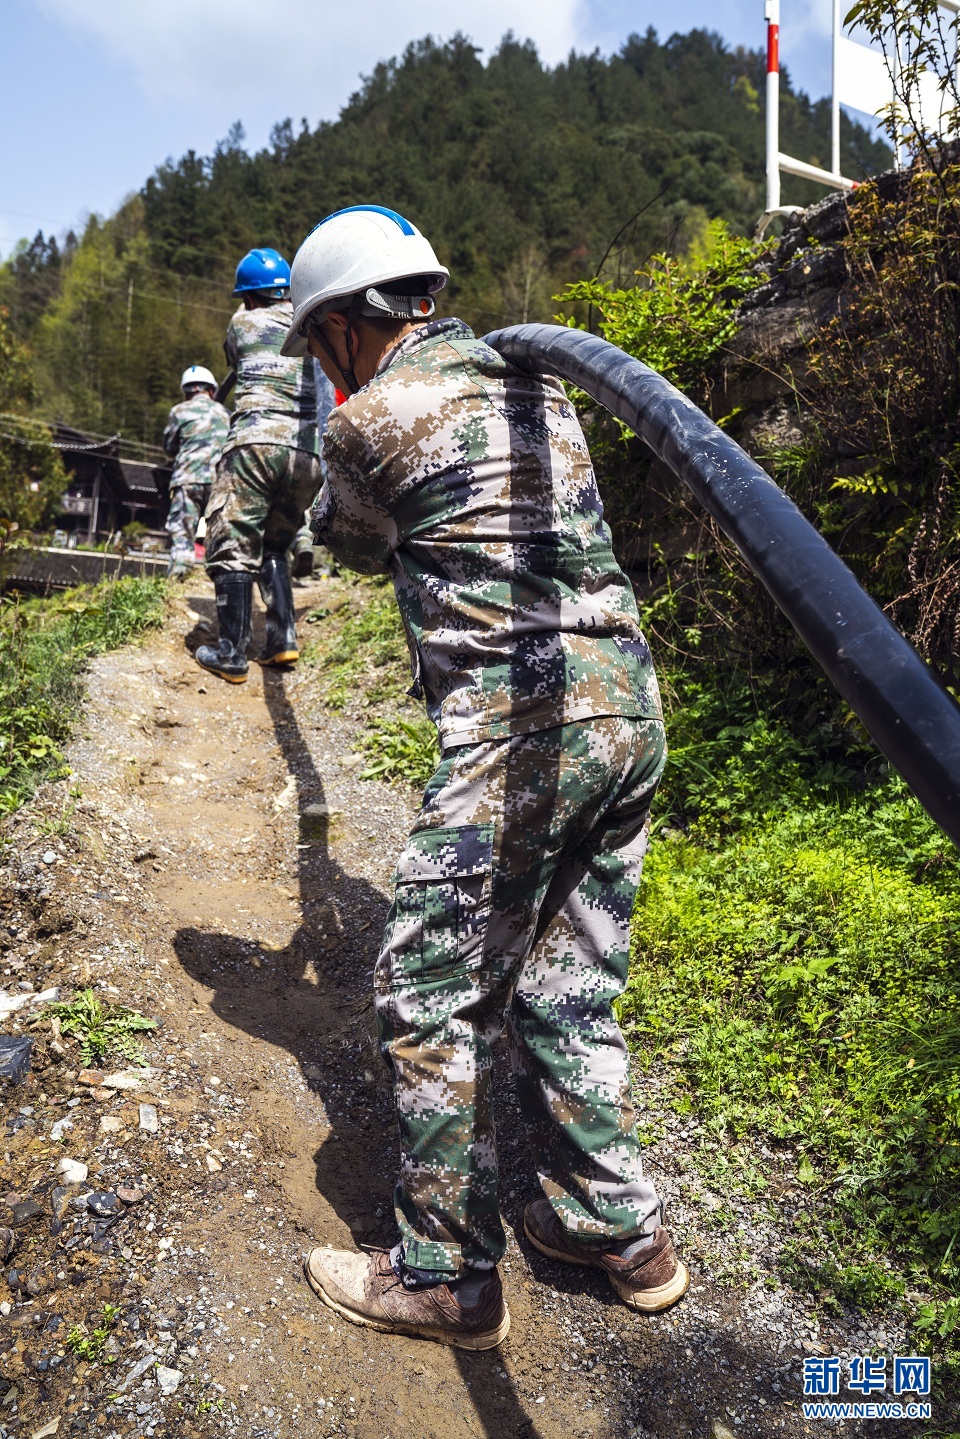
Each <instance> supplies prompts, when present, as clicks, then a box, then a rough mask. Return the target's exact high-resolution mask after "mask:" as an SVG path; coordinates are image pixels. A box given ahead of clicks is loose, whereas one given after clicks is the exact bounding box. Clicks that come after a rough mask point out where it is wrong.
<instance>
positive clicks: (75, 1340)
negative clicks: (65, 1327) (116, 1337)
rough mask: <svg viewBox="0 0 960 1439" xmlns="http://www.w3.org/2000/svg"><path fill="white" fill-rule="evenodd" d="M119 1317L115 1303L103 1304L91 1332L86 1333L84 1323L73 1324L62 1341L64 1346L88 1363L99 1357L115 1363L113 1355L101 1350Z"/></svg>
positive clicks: (105, 1361)
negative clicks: (99, 1318)
mask: <svg viewBox="0 0 960 1439" xmlns="http://www.w3.org/2000/svg"><path fill="white" fill-rule="evenodd" d="M119 1317H120V1310H119V1309H118V1307H117V1306H116V1305H115V1304H105V1305H104V1306H103V1317H102V1319H101V1322H100V1323H99V1324H98V1325H97V1327H96V1328H95V1329H94V1330H93V1332H92V1333H88V1332H87V1328H86V1325H84V1324H74V1325H73V1326H72V1328H71V1329H70V1330H69V1332H68V1334H67V1337H66V1340H65V1341H64V1342H65V1344H66V1347H67V1348H68V1349H69V1350H70V1353H71V1354H75V1355H76V1357H77V1358H78V1359H85V1360H86V1362H87V1363H88V1364H98V1363H99V1362H100V1360H101V1359H102V1360H103V1362H104V1363H105V1364H113V1363H115V1356H114V1355H112V1354H108V1355H106V1356H105V1355H104V1352H103V1350H104V1346H105V1345H106V1342H107V1340H108V1339H109V1338H110V1334H111V1332H112V1331H113V1329H114V1327H115V1325H116V1322H117V1320H118V1319H119Z"/></svg>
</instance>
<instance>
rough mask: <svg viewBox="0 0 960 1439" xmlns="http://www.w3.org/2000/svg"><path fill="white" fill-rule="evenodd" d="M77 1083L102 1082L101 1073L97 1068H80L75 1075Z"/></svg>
mask: <svg viewBox="0 0 960 1439" xmlns="http://www.w3.org/2000/svg"><path fill="white" fill-rule="evenodd" d="M77 1083H78V1084H86V1085H91V1086H92V1085H95V1084H102V1083H103V1075H102V1074H101V1073H100V1071H99V1069H81V1071H80V1073H79V1074H78V1075H77Z"/></svg>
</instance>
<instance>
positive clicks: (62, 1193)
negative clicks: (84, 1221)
mask: <svg viewBox="0 0 960 1439" xmlns="http://www.w3.org/2000/svg"><path fill="white" fill-rule="evenodd" d="M69 1204H70V1193H69V1191H68V1189H67V1187H66V1185H64V1184H58V1185H57V1186H56V1187H55V1188H54V1189H52V1190H51V1191H50V1207H51V1209H52V1210H53V1217H54V1219H56V1220H60V1219H62V1218H63V1216H64V1214H65V1213H66V1211H67V1207H68V1206H69Z"/></svg>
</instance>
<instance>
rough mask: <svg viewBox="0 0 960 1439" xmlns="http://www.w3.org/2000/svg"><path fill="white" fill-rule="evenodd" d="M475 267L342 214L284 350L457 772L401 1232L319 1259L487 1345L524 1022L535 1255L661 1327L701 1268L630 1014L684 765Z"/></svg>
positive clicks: (404, 1329) (419, 992)
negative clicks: (318, 391)
mask: <svg viewBox="0 0 960 1439" xmlns="http://www.w3.org/2000/svg"><path fill="white" fill-rule="evenodd" d="M446 279H447V271H446V270H445V269H444V267H443V266H442V265H440V264H439V263H438V261H437V257H436V255H435V254H434V252H433V250H432V248H431V247H430V245H429V244H428V242H427V241H426V240H425V238H424V237H423V236H422V235H421V234H420V233H419V231H418V230H417V229H416V228H415V227H414V226H413V225H411V224H410V223H409V221H407V220H405V219H404V218H403V216H401V215H397V214H395V213H394V212H393V211H390V210H385V209H381V208H380V207H378V206H370V205H364V206H357V207H354V208H352V209H348V210H344V211H341V212H339V213H338V214H336V215H333V216H329V217H328V218H327V219H326V220H324V221H322V222H321V223H320V224H319V225H318V226H317V227H316V229H315V230H313V232H312V233H311V234H310V236H309V237H308V239H307V240H306V241H305V242H304V244H303V245H302V246H301V248H300V250H299V251H298V253H297V256H296V259H295V261H294V265H293V275H292V298H293V304H294V311H293V320H292V323H291V325H290V330H289V333H288V337H287V340H286V343H285V345H284V350H285V352H286V353H287V354H300V353H303V351H304V350H305V349H306V347H307V346H308V345H309V348H310V350H311V352H312V353H313V354H314V355H316V356H317V358H318V359H319V360H320V363H321V364H322V365H323V367H324V369H325V371H326V373H327V375H328V376H329V378H330V379H331V380H332V381H333V383H334V384H335V385H337V386H338V387H339V388H340V389H342V390H344V391H345V392H346V393H347V395H348V399H347V400H346V403H345V404H344V405H342V406H341V407H340V408H339V409H337V410H335V411H334V413H333V415H332V416H331V418H330V421H329V425H328V430H327V436H326V440H325V444H324V456H325V460H326V463H327V481H326V483H325V485H324V489H323V491H322V494H321V498H320V502H319V504H318V506H317V510H316V517H317V531H318V537H319V539H320V541H321V542H322V543H323V544H326V545H327V546H329V548H330V550H331V551H332V552H333V553H334V555H335V556H336V557H337V558H338V559H339V560H341V561H342V562H343V563H344V564H345V565H348V566H350V567H351V568H353V569H357V570H361V571H365V572H369V573H375V572H386V573H389V574H390V575H392V577H393V582H394V586H395V590H396V595H397V600H398V603H399V607H400V612H401V615H402V617H403V620H404V625H405V628H406V632H407V637H408V640H409V643H410V653H411V662H412V667H413V674H414V686H415V690H416V692H417V693H420V694H422V695H423V697H424V699H425V700H426V704H427V710H428V713H429V714H430V715H431V716H432V718H433V719H434V720H435V721H436V724H437V726H438V730H439V734H440V740H441V746H442V758H441V761H440V765H439V768H438V769H437V771H436V773H435V774H434V776H433V778H432V779H431V780H430V782H429V784H428V785H427V789H426V793H425V795H424V800H423V806H422V810H421V813H420V816H419V818H418V819H417V820H416V822H415V824H414V827H413V832H412V834H411V836H410V838H409V840H408V842H407V846H406V848H405V850H404V851H403V854H402V855H401V856H400V860H399V862H398V865H397V870H396V875H395V881H396V891H395V897H394V902H393V907H392V909H391V911H390V915H389V917H388V920H387V928H386V933H385V935H384V940H383V945H382V948H381V952H380V957H379V959H378V961H377V966H376V971H375V978H374V999H375V1006H376V1012H377V1020H378V1026H379V1034H380V1043H381V1047H382V1050H383V1054H384V1056H385V1058H386V1060H387V1062H388V1064H389V1065H390V1068H391V1070H392V1073H393V1078H394V1086H395V1096H396V1105H397V1114H398V1118H399V1124H400V1145H401V1168H400V1175H399V1180H398V1183H397V1186H396V1190H395V1214H396V1220H397V1226H398V1229H399V1241H398V1243H397V1244H395V1245H394V1247H393V1248H392V1249H384V1250H381V1251H377V1252H374V1253H372V1254H370V1253H353V1252H349V1251H338V1250H333V1249H323V1248H319V1249H314V1250H312V1251H311V1253H310V1254H309V1255H308V1257H307V1260H306V1274H307V1279H308V1281H309V1283H310V1284H311V1286H312V1287H313V1289H314V1290H315V1292H316V1293H317V1295H318V1296H319V1298H320V1299H321V1300H322V1301H323V1302H324V1303H325V1304H327V1305H328V1306H329V1307H330V1308H332V1309H334V1310H336V1311H337V1312H338V1313H339V1314H341V1315H343V1316H344V1317H345V1318H346V1319H349V1320H351V1321H353V1322H354V1323H357V1324H366V1325H371V1326H372V1327H374V1328H376V1329H380V1330H386V1331H392V1332H396V1333H402V1334H411V1335H418V1336H421V1337H424V1338H428V1339H434V1340H438V1341H440V1342H442V1343H445V1344H453V1345H457V1346H459V1347H463V1348H468V1349H485V1348H489V1347H491V1346H493V1345H496V1344H499V1343H500V1342H501V1340H502V1339H503V1338H504V1336H505V1335H506V1333H507V1330H508V1328H509V1317H508V1314H507V1310H506V1307H505V1304H504V1300H503V1294H502V1290H501V1286H500V1279H499V1276H498V1270H497V1266H498V1264H499V1262H500V1260H501V1258H502V1256H503V1253H504V1249H505V1237H504V1230H503V1225H502V1222H501V1218H500V1211H499V1206H498V1202H497V1153H496V1143H495V1136H494V1130H493V1121H492V1102H491V1077H492V1067H493V1059H492V1045H493V1044H494V1042H495V1041H496V1040H497V1038H498V1037H499V1035H500V1033H501V1031H502V1030H503V1029H504V1028H505V1029H506V1032H507V1037H508V1041H509V1046H510V1051H511V1056H512V1062H513V1068H514V1072H515V1076H516V1082H517V1091H518V1098H519V1101H520V1105H521V1109H522V1112H523V1115H524V1119H525V1123H526V1128H527V1135H528V1139H529V1142H530V1147H531V1149H532V1152H533V1156H534V1161H535V1164H536V1167H537V1171H538V1175H539V1179H540V1183H541V1186H542V1189H543V1196H544V1197H543V1198H542V1199H539V1200H537V1201H535V1202H534V1203H532V1204H530V1205H528V1207H527V1211H526V1215H525V1219H524V1227H525V1230H526V1235H527V1238H528V1240H529V1241H530V1243H531V1244H532V1245H534V1246H535V1247H536V1248H537V1249H539V1250H541V1252H543V1253H544V1254H548V1255H550V1256H551V1257H553V1258H554V1259H559V1260H562V1261H563V1262H565V1263H568V1264H571V1265H582V1266H584V1267H591V1268H595V1269H599V1270H600V1271H602V1272H603V1273H605V1274H606V1275H607V1276H608V1278H609V1280H610V1283H611V1285H612V1287H613V1289H614V1291H615V1292H616V1294H617V1295H619V1297H620V1298H621V1299H622V1300H623V1301H624V1303H626V1304H627V1305H629V1306H630V1307H631V1308H633V1309H635V1310H638V1311H640V1312H643V1313H651V1312H655V1311H657V1310H660V1309H665V1308H667V1307H668V1306H669V1305H671V1304H673V1303H675V1302H676V1301H677V1300H678V1299H679V1298H680V1296H681V1295H682V1294H683V1293H684V1291H685V1290H686V1287H687V1283H688V1276H687V1272H686V1269H685V1268H684V1266H683V1264H682V1263H680V1262H679V1261H678V1259H677V1257H676V1255H675V1253H674V1249H673V1244H672V1242H671V1239H670V1235H669V1233H668V1232H667V1230H666V1229H665V1228H664V1227H663V1222H662V1220H663V1208H662V1205H661V1202H660V1199H659V1197H658V1195H657V1191H656V1188H655V1186H654V1184H653V1182H652V1181H651V1179H649V1178H648V1177H647V1176H646V1175H645V1174H644V1172H643V1167H642V1164H641V1149H640V1143H639V1140H638V1138H637V1132H636V1115H635V1113H634V1109H633V1104H632V1100H631V1092H630V1073H629V1063H628V1055H627V1048H626V1045H625V1043H624V1040H623V1036H622V1035H621V1033H620V1029H619V1027H618V1024H617V1020H616V1016H615V1009H614V1006H615V1003H616V1000H617V999H618V997H619V996H620V995H621V994H622V993H623V991H624V987H625V985H626V981H627V964H628V957H629V951H630V917H631V913H632V910H633V902H634V897H635V894H636V890H637V884H638V881H639V877H640V869H641V864H642V858H643V854H644V851H645V848H646V843H647V828H648V816H649V812H650V805H651V801H652V800H653V797H654V794H655V792H656V789H657V785H658V782H659V780H660V776H661V773H662V769H663V764H664V760H665V755H666V747H665V742H664V729H663V720H662V715H661V709H660V700H659V695H658V691H657V682H656V678H655V676H654V671H653V667H652V663H651V658H650V651H649V649H648V647H647V644H646V641H645V639H644V637H643V634H642V633H641V630H640V626H639V621H638V615H637V607H636V602H635V599H634V595H633V591H632V589H631V586H630V583H629V581H628V580H627V578H626V576H625V575H624V574H623V572H622V570H621V569H620V567H619V565H618V564H617V562H616V560H615V559H614V556H613V552H612V549H611V543H610V534H609V531H608V530H607V528H606V526H605V525H604V522H603V518H602V510H601V504H600V498H599V495H598V492H597V486H596V480H595V478H594V474H593V469H592V467H591V464H590V456H589V454H588V451H587V447H586V443H585V441H584V437H583V433H582V431H581V429H580V425H579V423H578V421H577V417H576V413H575V411H574V409H573V407H572V405H571V404H570V402H569V401H568V399H567V397H566V395H565V393H564V391H563V388H562V387H561V385H560V384H559V382H558V381H556V380H554V379H552V378H550V377H549V376H544V375H530V374H526V373H522V372H520V371H518V370H516V369H514V368H512V367H511V366H510V365H509V364H508V363H507V362H506V361H505V360H504V359H503V358H502V357H501V356H500V355H499V354H497V352H496V351H494V350H492V349H490V348H489V347H488V346H486V345H485V344H484V343H483V342H482V341H480V340H477V339H476V338H475V337H474V335H473V333H472V332H471V330H470V329H469V328H468V327H467V326H466V325H465V324H463V322H462V321H460V320H456V319H442V320H441V319H436V318H435V317H434V313H433V312H434V301H433V298H432V297H433V294H434V293H435V292H436V291H438V290H439V289H440V288H441V287H442V286H443V285H444V284H445V282H446Z"/></svg>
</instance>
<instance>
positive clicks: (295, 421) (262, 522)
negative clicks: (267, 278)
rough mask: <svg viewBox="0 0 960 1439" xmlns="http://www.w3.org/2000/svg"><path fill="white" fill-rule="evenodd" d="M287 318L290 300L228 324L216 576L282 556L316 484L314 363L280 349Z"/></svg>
mask: <svg viewBox="0 0 960 1439" xmlns="http://www.w3.org/2000/svg"><path fill="white" fill-rule="evenodd" d="M292 316H293V308H292V306H291V304H290V302H289V301H288V300H285V301H283V302H281V303H280V304H276V305H270V306H268V307H266V308H263V309H255V310H244V309H242V308H241V309H239V310H237V312H236V314H235V315H234V316H233V319H232V320H231V321H230V325H229V328H228V330H227V338H226V343H225V344H224V352H225V354H226V357H227V361H228V363H229V364H230V365H231V366H232V367H233V368H234V369H235V370H236V372H237V388H236V395H235V397H234V411H233V414H232V415H231V417H230V433H229V435H228V436H227V442H226V445H225V447H224V452H223V457H222V459H221V461H220V466H219V469H218V470H217V477H216V480H215V481H214V486H213V492H212V494H211V496H210V502H209V505H208V507H207V539H206V551H207V561H206V562H207V570H208V571H209V573H210V574H211V576H213V577H214V578H216V576H217V575H218V574H226V573H230V572H237V571H248V572H250V573H253V574H255V573H257V572H258V571H259V569H260V564H261V560H262V559H263V556H264V554H265V553H266V554H283V553H284V552H285V551H286V549H287V548H288V546H289V545H290V544H291V542H292V540H293V538H294V536H295V534H296V533H297V531H298V530H299V529H300V527H301V526H302V525H303V520H304V511H305V510H308V509H310V507H311V505H312V504H313V502H314V500H315V499H316V497H317V492H318V491H319V489H320V485H321V482H322V478H323V477H322V473H321V469H320V459H319V444H320V441H319V435H318V430H317V385H316V379H315V376H316V374H317V370H318V367H317V366H316V365H315V363H314V362H313V361H312V360H311V359H309V358H308V359H306V360H288V359H285V358H284V357H283V356H282V355H281V354H280V346H281V344H282V343H283V339H284V336H285V334H286V332H287V328H288V326H289V324H290V321H291V319H292ZM325 383H326V382H325ZM328 389H329V391H330V404H331V406H332V404H333V393H332V387H331V386H328ZM325 399H326V396H324V400H325Z"/></svg>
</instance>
